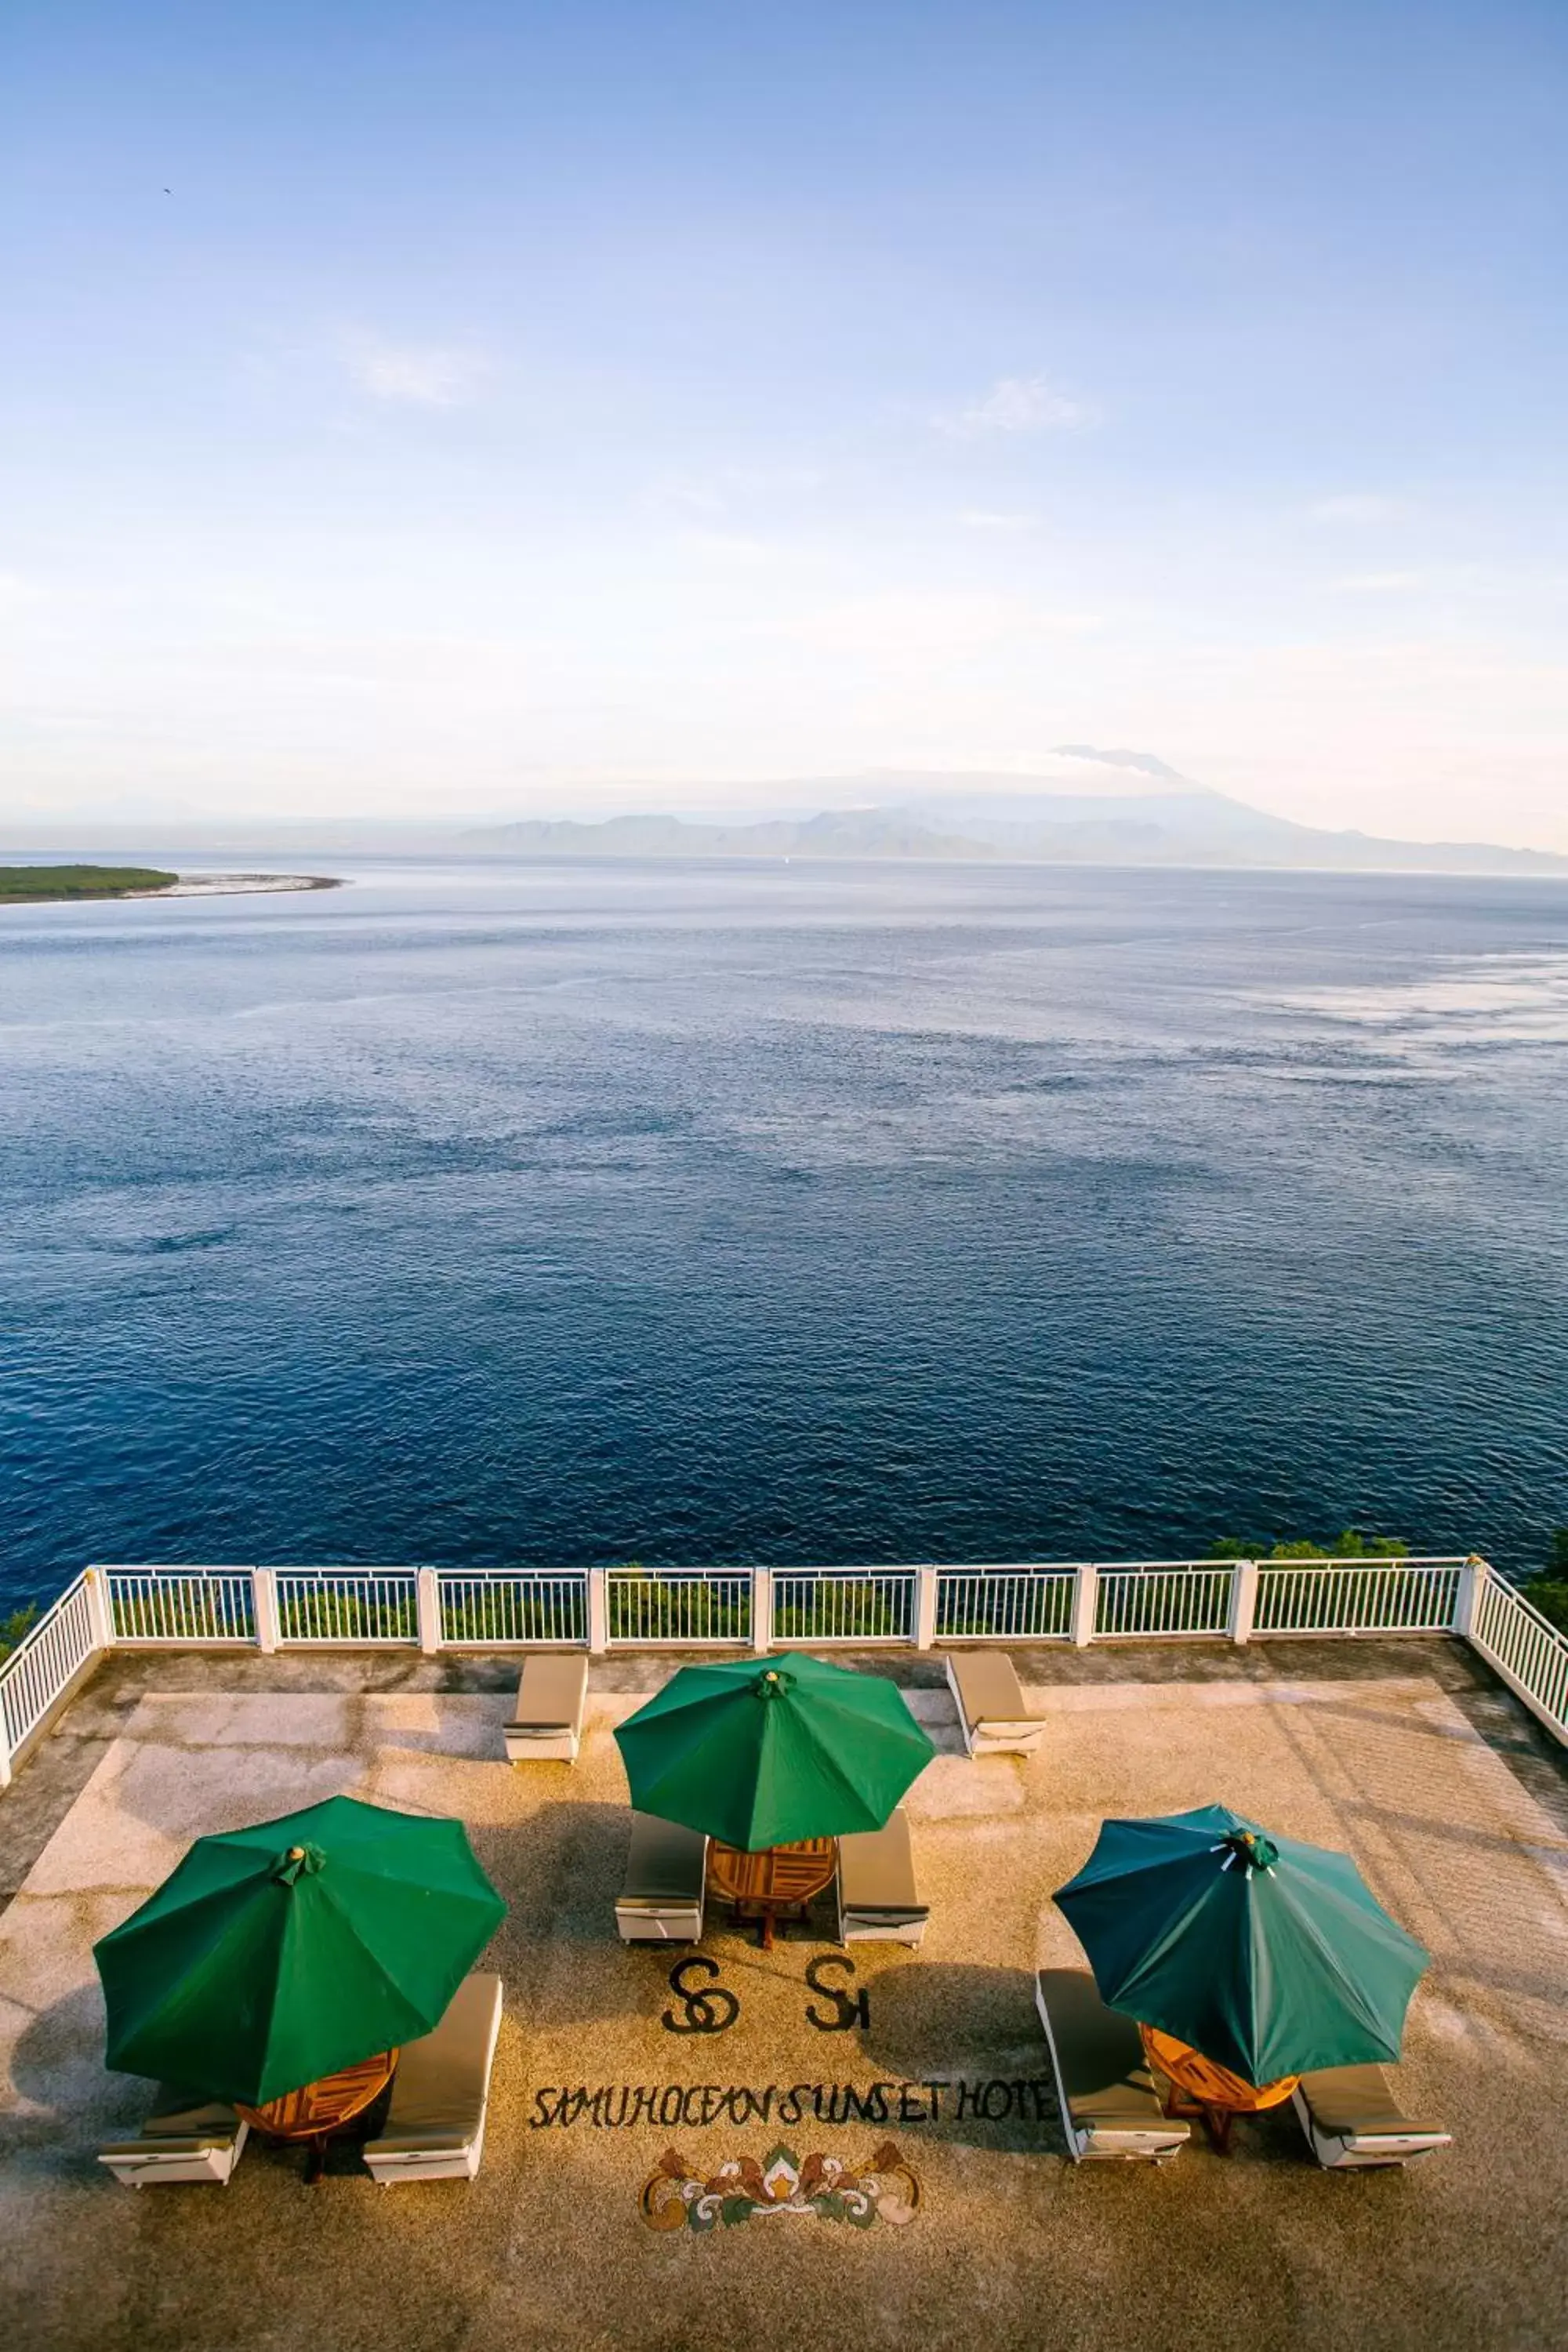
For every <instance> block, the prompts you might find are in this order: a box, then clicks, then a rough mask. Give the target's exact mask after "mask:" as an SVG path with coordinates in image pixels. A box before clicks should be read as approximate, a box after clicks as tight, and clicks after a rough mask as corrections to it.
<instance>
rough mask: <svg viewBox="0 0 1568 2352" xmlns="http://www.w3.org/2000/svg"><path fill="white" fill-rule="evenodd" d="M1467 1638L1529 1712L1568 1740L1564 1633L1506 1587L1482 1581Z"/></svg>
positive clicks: (1497, 1581) (1487, 1579) (1495, 1581)
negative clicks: (1521, 1700)
mask: <svg viewBox="0 0 1568 2352" xmlns="http://www.w3.org/2000/svg"><path fill="white" fill-rule="evenodd" d="M1469 1638H1470V1640H1471V1641H1472V1642H1473V1643H1474V1644H1475V1646H1476V1648H1477V1649H1478V1650H1479V1652H1480V1654H1481V1655H1482V1657H1483V1658H1485V1659H1486V1661H1487V1663H1488V1664H1489V1665H1491V1666H1494V1667H1495V1668H1496V1670H1497V1672H1498V1673H1499V1674H1500V1675H1501V1676H1502V1678H1503V1680H1504V1682H1505V1683H1507V1684H1508V1685H1509V1687H1510V1690H1513V1691H1516V1692H1517V1693H1518V1694H1519V1696H1520V1697H1521V1698H1522V1699H1523V1700H1524V1702H1525V1704H1526V1705H1527V1706H1529V1708H1530V1709H1531V1713H1532V1714H1534V1715H1538V1716H1539V1717H1541V1719H1542V1722H1543V1723H1544V1724H1546V1725H1547V1726H1548V1727H1550V1728H1551V1729H1552V1730H1553V1731H1555V1732H1556V1734H1557V1737H1558V1738H1559V1739H1563V1740H1568V1633H1560V1632H1559V1631H1558V1629H1557V1627H1556V1626H1555V1625H1553V1624H1552V1623H1551V1622H1550V1621H1549V1620H1548V1619H1546V1618H1544V1617H1543V1616H1542V1613H1541V1612H1540V1610H1539V1609H1537V1608H1536V1607H1535V1606H1534V1604H1533V1603H1532V1602H1531V1601H1527V1600H1526V1599H1525V1597H1524V1595H1523V1594H1522V1593H1521V1592H1516V1591H1514V1589H1513V1587H1512V1586H1511V1585H1510V1584H1504V1583H1503V1582H1502V1580H1500V1578H1498V1577H1495V1576H1484V1577H1483V1578H1482V1579H1481V1580H1480V1585H1479V1591H1478V1592H1477V1595H1476V1608H1475V1614H1474V1617H1473V1618H1472V1620H1471V1623H1470V1628H1469Z"/></svg>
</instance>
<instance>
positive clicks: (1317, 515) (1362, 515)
mask: <svg viewBox="0 0 1568 2352" xmlns="http://www.w3.org/2000/svg"><path fill="white" fill-rule="evenodd" d="M1307 511H1308V513H1309V514H1310V516H1311V519H1312V520H1313V521H1314V522H1352V523H1363V522H1397V521H1398V520H1400V518H1401V517H1402V516H1403V515H1405V514H1406V513H1407V512H1408V511H1409V509H1408V508H1407V507H1406V506H1405V502H1404V500H1403V499H1388V498H1383V497H1380V496H1377V495H1376V494H1374V493H1372V492H1363V491H1352V492H1350V493H1348V494H1347V495H1345V496H1344V497H1342V498H1334V499H1319V500H1318V502H1317V504H1316V505H1315V506H1312V507H1310V508H1309V509H1307Z"/></svg>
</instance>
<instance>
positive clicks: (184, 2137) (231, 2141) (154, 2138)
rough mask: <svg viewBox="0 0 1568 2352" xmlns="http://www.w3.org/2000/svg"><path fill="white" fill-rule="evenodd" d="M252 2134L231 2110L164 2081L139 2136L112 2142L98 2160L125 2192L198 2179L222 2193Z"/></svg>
mask: <svg viewBox="0 0 1568 2352" xmlns="http://www.w3.org/2000/svg"><path fill="white" fill-rule="evenodd" d="M249 2131H250V2126H249V2125H248V2124H247V2123H246V2122H245V2121H244V2120H243V2118H242V2117H240V2116H237V2115H236V2113H235V2111H234V2109H233V2108H232V2107H226V2106H224V2105H222V2104H221V2102H219V2101H217V2100H213V2099H201V2098H197V2097H196V2096H195V2095H194V2094H193V2093H191V2092H189V2091H181V2090H176V2089H175V2088H174V2085H173V2084H168V2083H163V2084H160V2086H159V2090H158V2095H157V2097H156V2098H155V2099H154V2100H153V2112H152V2114H151V2115H150V2116H148V2118H147V2120H146V2122H145V2123H144V2124H143V2125H142V2136H141V2137H140V2138H139V2139H117V2140H111V2141H110V2142H109V2143H108V2145H107V2146H105V2147H100V2149H99V2151H98V2160H99V2162H100V2164H106V2165H107V2166H108V2167H109V2169H110V2172H112V2173H113V2175H114V2178H115V2179H116V2180H122V2181H123V2182H124V2183H125V2186H126V2187H127V2189H145V2188H146V2187H147V2186H148V2184H149V2183H150V2182H153V2183H156V2184H158V2185H159V2186H163V2185H166V2184H177V2183H179V2182H182V2181H195V2180H205V2181H210V2182H216V2185H217V2186H218V2187H219V2188H220V2189H222V2188H225V2187H226V2186H227V2182H228V2176H229V2174H230V2173H231V2172H232V2171H233V2170H234V2168H235V2166H236V2165H237V2163H238V2162H239V2155H240V2150H241V2149H242V2148H243V2147H244V2146H245V2143H246V2139H247V2136H248V2134H249Z"/></svg>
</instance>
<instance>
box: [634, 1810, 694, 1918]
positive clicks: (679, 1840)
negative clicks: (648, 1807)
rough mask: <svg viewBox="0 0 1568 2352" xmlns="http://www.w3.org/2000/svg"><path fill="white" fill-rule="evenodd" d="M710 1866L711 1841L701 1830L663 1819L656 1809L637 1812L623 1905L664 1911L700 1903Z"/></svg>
mask: <svg viewBox="0 0 1568 2352" xmlns="http://www.w3.org/2000/svg"><path fill="white" fill-rule="evenodd" d="M707 1868H708V1841H707V1839H706V1838H705V1837H704V1836H703V1834H702V1832H701V1831H700V1830H689V1829H687V1828H685V1827H684V1826H683V1824H682V1823H681V1822H661V1821H660V1820H658V1817H657V1815H655V1814H653V1813H633V1815H632V1843H631V1851H630V1853H628V1854H627V1856H626V1885H624V1887H623V1888H622V1889H621V1898H620V1905H619V1907H620V1908H621V1909H623V1910H647V1911H664V1910H668V1909H670V1908H672V1907H673V1908H679V1907H681V1906H686V1905H690V1904H693V1903H699V1902H700V1901H701V1899H702V1888H703V1881H704V1878H705V1876H706V1874H707Z"/></svg>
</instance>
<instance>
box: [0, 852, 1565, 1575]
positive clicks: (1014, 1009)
mask: <svg viewBox="0 0 1568 2352" xmlns="http://www.w3.org/2000/svg"><path fill="white" fill-rule="evenodd" d="M1565 1128H1568V887H1561V886H1555V885H1552V884H1533V883H1499V882H1479V881H1461V880H1426V879H1410V878H1399V879H1391V878H1359V877H1358V878H1355V879H1351V880H1346V879H1340V878H1331V877H1285V876H1279V877H1257V876H1249V877H1228V876H1220V875H1192V874H1184V875H1172V876H1167V875H1158V874H1136V873H1105V872H1100V873H1089V872H1071V871H1064V870H1059V869H1057V870H1052V869H1041V868H1034V869H1023V870H1014V871H993V870H987V869H985V868H983V867H952V868H912V869H911V868H897V867H891V866H854V867H837V866H833V867H824V866H812V865H802V864H799V863H796V864H794V865H787V866H786V865H783V864H778V863H773V864H768V865H761V864H757V865H752V864H745V865H740V864H737V865H732V866H700V867H699V866H691V867H669V866H651V867H650V866H630V865H628V866H597V865H595V866H545V867H541V866H465V865H458V864H452V865H446V866H436V865H430V864H421V865H418V866H414V865H400V864H393V863H386V864H383V865H379V866H370V865H366V866H362V867H359V868H357V869H355V870H354V872H353V882H352V887H348V888H345V889H342V890H340V891H333V892H324V893H320V894H317V895H314V896H308V897H290V898H227V899H216V900H209V901H205V902H204V901H200V900H187V901H184V902H183V903H175V904H166V905H160V904H156V903H146V904H135V905H123V906H107V905H106V906H91V907H75V908H71V907H53V908H11V909H6V910H5V911H4V912H0V1199H3V1204H4V1223H3V1228H0V1303H3V1309H4V1320H3V1328H0V1371H3V1381H0V1594H3V1595H4V1596H5V1597H16V1596H19V1595H22V1594H29V1593H34V1592H47V1591H51V1590H52V1589H53V1588H54V1587H55V1586H56V1585H57V1584H58V1582H59V1581H60V1580H62V1579H63V1578H64V1577H66V1576H67V1575H68V1574H70V1573H73V1572H74V1570H76V1569H77V1567H78V1566H79V1565H80V1564H81V1563H82V1562H84V1561H86V1560H89V1559H120V1560H136V1559H147V1560H171V1561H180V1560H184V1561H221V1560H238V1561H247V1560H273V1561H284V1560H293V1561H301V1562H308V1561H310V1562H330V1561H364V1562H376V1561H389V1562H396V1561H411V1560H430V1561H437V1562H447V1561H450V1562H455V1563H479V1564H489V1563H495V1564H500V1563H504V1562H508V1561H514V1560H531V1561H540V1562H550V1561H559V1562H563V1563H564V1562H581V1561H585V1560H605V1559H641V1560H644V1561H647V1562H655V1561H661V1562H669V1561H691V1562H698V1561H713V1560H723V1559H731V1560H747V1559H773V1560H781V1561H787V1560H795V1561H805V1560H825V1561H855V1560H872V1559H981V1560H984V1559H1012V1558H1026V1557H1031V1556H1032V1557H1037V1558H1038V1557H1051V1558H1072V1557H1075V1556H1090V1557H1093V1556H1099V1557H1100V1558H1115V1557H1122V1556H1125V1557H1140V1556H1142V1557H1150V1556H1159V1555H1172V1554H1178V1555H1179V1554H1182V1553H1184V1552H1187V1551H1189V1550H1191V1549H1194V1548H1202V1547H1204V1546H1205V1544H1207V1543H1208V1542H1209V1541H1210V1540H1211V1539H1213V1538H1216V1537H1220V1536H1224V1535H1226V1534H1232V1533H1234V1534H1237V1535H1241V1536H1245V1537H1247V1538H1252V1539H1254V1540H1261V1539H1264V1538H1271V1537H1277V1536H1296V1535H1311V1536H1314V1537H1318V1538H1321V1537H1323V1536H1326V1535H1329V1534H1331V1533H1333V1532H1334V1531H1336V1530H1337V1529H1338V1528H1341V1527H1342V1526H1344V1525H1346V1524H1347V1523H1350V1524H1355V1525H1358V1526H1361V1527H1363V1528H1373V1529H1377V1530H1381V1531H1384V1532H1388V1533H1393V1534H1396V1535H1399V1536H1402V1537H1404V1538H1406V1539H1408V1540H1409V1541H1410V1542H1412V1543H1413V1544H1415V1545H1417V1546H1419V1547H1420V1548H1422V1549H1435V1550H1449V1549H1461V1548H1468V1547H1470V1546H1478V1547H1480V1548H1483V1549H1487V1550H1489V1552H1491V1553H1492V1555H1493V1556H1494V1557H1495V1558H1497V1559H1499V1560H1500V1562H1502V1563H1504V1564H1506V1565H1509V1566H1512V1567H1520V1566H1526V1565H1529V1564H1531V1561H1532V1559H1534V1557H1535V1556H1536V1554H1537V1552H1538V1551H1539V1549H1540V1547H1541V1544H1542V1538H1543V1535H1544V1531H1545V1530H1546V1529H1547V1528H1550V1527H1551V1526H1552V1525H1553V1524H1555V1523H1557V1522H1560V1521H1568V1454H1565V1441H1564V1422H1565V1408H1568V1314H1565V1311H1564V1310H1565V1307H1568V1254H1565V1248H1564V1244H1565V1241H1568V1180H1565V1175H1564V1155H1563V1144H1564V1131H1565Z"/></svg>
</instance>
